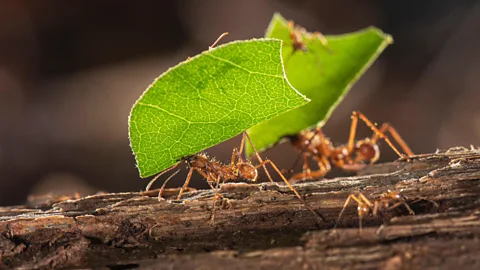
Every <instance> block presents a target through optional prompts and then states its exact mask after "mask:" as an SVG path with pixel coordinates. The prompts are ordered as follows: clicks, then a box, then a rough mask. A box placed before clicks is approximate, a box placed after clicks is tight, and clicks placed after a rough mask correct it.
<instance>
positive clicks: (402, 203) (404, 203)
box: [387, 202, 415, 215]
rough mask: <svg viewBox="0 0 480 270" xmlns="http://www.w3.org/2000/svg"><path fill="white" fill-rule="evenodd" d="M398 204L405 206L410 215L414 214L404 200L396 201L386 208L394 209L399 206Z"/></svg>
mask: <svg viewBox="0 0 480 270" xmlns="http://www.w3.org/2000/svg"><path fill="white" fill-rule="evenodd" d="M400 205H403V206H405V208H406V209H407V210H408V213H409V214H410V215H415V212H414V211H413V210H412V208H410V206H409V205H408V204H407V203H406V202H398V203H396V204H394V205H392V206H390V207H388V208H387V210H392V209H394V208H397V207H399V206H400Z"/></svg>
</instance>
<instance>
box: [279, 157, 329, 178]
mask: <svg viewBox="0 0 480 270" xmlns="http://www.w3.org/2000/svg"><path fill="white" fill-rule="evenodd" d="M314 159H315V160H316V161H317V163H318V167H319V168H320V169H319V170H318V171H314V172H312V171H311V170H310V168H309V167H308V160H305V162H306V163H305V164H307V168H308V170H307V171H305V170H304V171H303V172H301V173H297V174H294V175H293V176H292V177H291V178H290V179H289V181H291V182H295V181H298V180H302V179H308V178H320V177H323V176H325V175H326V174H327V173H328V171H330V169H329V168H328V167H327V166H325V160H319V159H317V158H316V157H314ZM304 166H305V165H304Z"/></svg>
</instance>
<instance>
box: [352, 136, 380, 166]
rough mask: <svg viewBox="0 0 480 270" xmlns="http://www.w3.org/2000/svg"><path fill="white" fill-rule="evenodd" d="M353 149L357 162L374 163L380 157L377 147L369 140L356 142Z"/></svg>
mask: <svg viewBox="0 0 480 270" xmlns="http://www.w3.org/2000/svg"><path fill="white" fill-rule="evenodd" d="M355 149H356V154H357V160H359V161H363V162H366V163H374V162H375V161H377V159H378V158H379V157H380V150H379V149H378V145H377V144H376V143H373V142H371V141H370V140H369V139H365V140H361V141H358V142H357V145H356V146H355Z"/></svg>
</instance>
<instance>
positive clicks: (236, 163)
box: [146, 132, 324, 223]
mask: <svg viewBox="0 0 480 270" xmlns="http://www.w3.org/2000/svg"><path fill="white" fill-rule="evenodd" d="M245 138H247V139H248V141H249V143H250V144H251V145H252V147H253V149H254V152H255V157H256V158H257V160H258V161H259V164H258V165H253V164H252V163H251V162H250V161H245V160H244V159H243V157H242V152H243V149H244V146H245ZM239 149H240V150H239ZM181 161H183V162H185V164H186V166H187V168H189V171H188V175H187V178H186V180H185V183H184V184H183V186H182V188H181V189H180V191H179V193H178V196H177V200H180V199H181V198H182V194H183V192H184V191H185V190H186V189H187V188H188V185H189V183H190V179H191V177H192V174H193V171H197V172H198V173H199V174H200V175H201V176H202V177H203V178H204V179H205V180H206V181H207V183H208V185H209V186H210V188H211V189H212V190H213V191H214V197H213V208H212V209H213V210H212V223H214V218H215V202H216V200H217V198H218V197H221V195H219V194H218V192H217V189H216V188H215V187H218V186H219V185H220V184H223V183H225V182H227V181H241V180H246V181H248V182H253V183H255V182H256V181H257V178H258V168H260V167H263V168H264V170H265V173H266V175H267V176H268V179H269V180H270V182H274V181H273V179H272V177H271V175H270V173H269V172H268V170H267V168H266V166H265V165H266V164H270V165H271V166H272V167H273V169H274V170H275V171H276V172H277V173H278V175H279V176H280V178H282V180H283V181H284V182H285V184H286V185H287V186H288V187H289V188H290V190H291V191H292V192H293V193H294V194H295V195H296V196H297V197H298V199H300V201H301V202H302V203H303V204H304V205H305V207H306V208H307V209H308V210H309V211H311V212H312V213H313V214H314V215H315V216H316V217H317V218H320V219H321V220H324V218H323V216H322V215H320V214H319V213H317V212H316V211H314V210H313V209H312V208H310V206H308V204H307V203H306V202H305V200H304V199H303V198H302V196H300V194H299V193H298V192H297V190H296V189H295V188H294V187H293V186H292V185H291V184H290V183H289V182H288V180H287V179H286V178H285V176H284V175H283V174H282V173H281V172H280V170H279V169H278V167H277V166H276V165H275V163H273V162H272V161H271V160H269V159H266V160H263V159H262V158H261V157H260V155H259V154H258V151H257V150H256V148H255V146H254V144H253V142H252V140H251V139H250V136H248V134H247V133H246V132H243V136H242V141H241V143H240V148H234V149H233V153H232V158H231V162H230V164H222V163H220V162H218V161H215V160H214V159H212V158H209V157H208V156H207V155H205V154H196V155H191V156H186V157H184V158H182V159H181ZM179 164H180V162H179V163H177V164H175V165H173V166H172V167H170V168H168V169H166V170H164V171H163V172H161V173H159V174H158V175H157V176H156V177H155V178H153V179H152V180H151V181H150V183H149V184H148V185H147V187H146V190H147V191H148V190H150V188H151V186H152V184H153V183H154V182H155V181H156V180H157V179H159V178H160V176H162V175H164V174H165V173H167V172H169V171H171V170H173V169H175V168H176V167H178V165H179ZM178 171H179V170H177V171H176V172H175V173H174V174H172V175H171V176H170V177H168V179H167V180H166V181H165V182H164V183H163V185H162V187H161V189H160V191H159V193H158V199H159V200H162V193H163V191H164V189H165V185H166V184H167V182H168V181H169V180H170V179H171V178H172V177H173V176H174V175H175V174H177V173H178Z"/></svg>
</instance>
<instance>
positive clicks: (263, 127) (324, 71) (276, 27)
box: [247, 14, 393, 154]
mask: <svg viewBox="0 0 480 270" xmlns="http://www.w3.org/2000/svg"><path fill="white" fill-rule="evenodd" d="M291 33H292V32H291V29H290V28H289V25H288V22H287V21H286V20H285V19H284V18H283V17H282V16H281V15H280V14H275V15H274V16H273V18H272V21H271V22H270V25H269V27H268V30H267V33H266V37H267V38H278V39H281V40H283V42H284V43H283V48H282V55H283V60H284V65H285V71H286V73H287V78H288V80H289V81H290V83H291V84H292V85H293V87H295V89H297V90H298V91H300V92H301V93H302V94H304V95H306V96H307V97H308V98H310V99H311V102H310V103H308V104H307V105H305V106H302V107H299V108H297V109H295V110H292V111H289V112H287V113H285V114H282V115H280V116H277V117H275V118H273V119H271V120H268V121H266V122H263V123H261V124H259V125H256V126H254V127H252V128H250V129H249V130H248V134H249V135H250V137H251V138H252V140H253V142H254V143H255V146H256V147H257V149H258V150H264V149H266V148H268V147H270V146H272V145H273V144H275V143H277V142H278V141H279V140H281V139H282V138H284V137H285V136H287V135H294V134H297V133H298V132H300V131H301V130H304V129H306V128H312V127H314V126H317V125H318V126H323V125H324V124H325V122H326V121H327V120H328V118H329V117H330V114H331V113H332V112H333V110H334V109H335V107H336V106H337V105H338V104H339V103H340V101H341V100H342V99H343V97H344V96H345V95H346V94H347V93H348V91H349V90H350V88H351V87H352V85H353V84H354V83H355V82H356V81H357V80H358V79H359V78H360V76H361V75H363V73H364V72H365V71H366V70H367V68H368V67H369V66H370V65H371V64H372V63H373V61H374V60H375V59H376V58H377V57H378V55H379V54H380V53H381V52H382V51H383V50H384V49H385V47H386V46H387V45H389V44H391V43H392V42H393V40H392V37H391V36H390V35H387V34H384V33H383V32H382V31H381V30H379V29H377V28H375V27H369V28H366V29H364V30H361V31H358V32H354V33H350V34H345V35H338V36H326V40H327V44H326V46H324V45H323V44H322V40H321V39H319V38H317V37H316V36H315V35H313V34H311V33H307V32H299V33H298V35H299V38H300V39H301V41H303V43H304V44H305V46H306V47H305V48H306V50H305V51H303V50H298V49H297V50H296V49H295V46H294V45H296V44H295V43H294V42H293V41H292V36H291ZM247 153H249V154H251V153H252V148H251V146H247Z"/></svg>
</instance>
